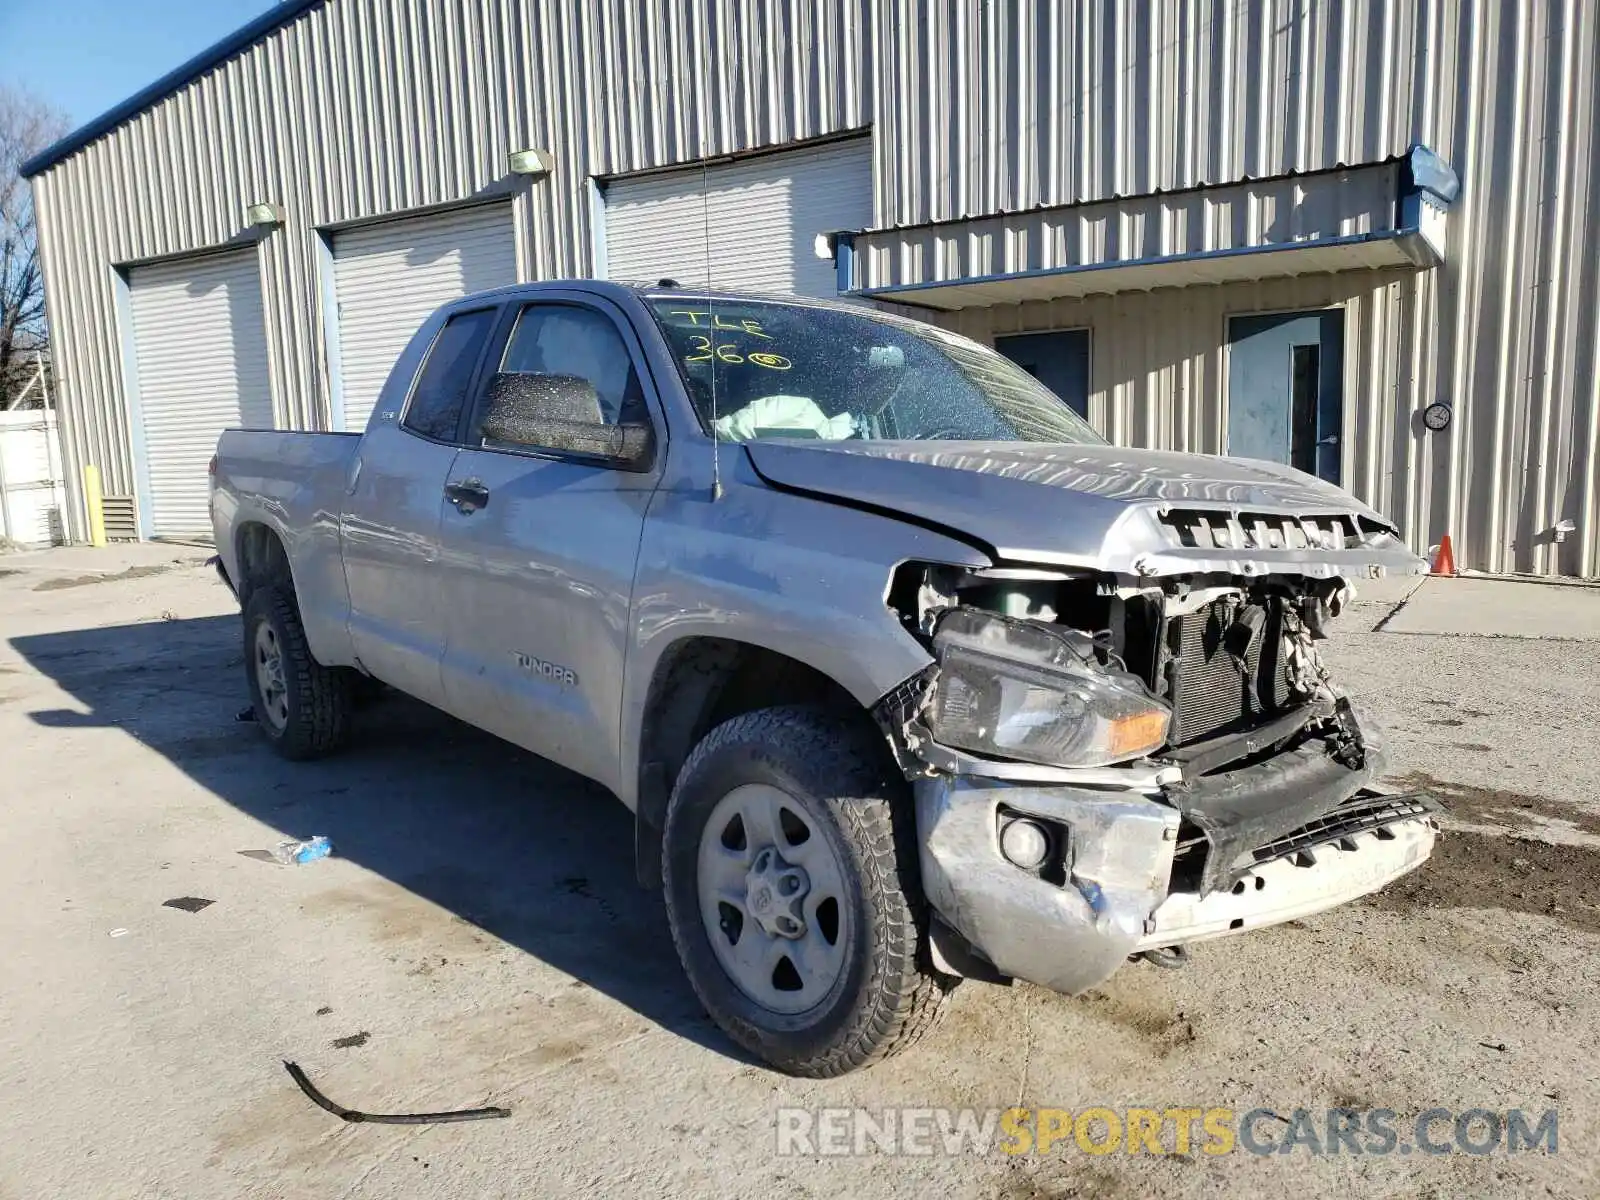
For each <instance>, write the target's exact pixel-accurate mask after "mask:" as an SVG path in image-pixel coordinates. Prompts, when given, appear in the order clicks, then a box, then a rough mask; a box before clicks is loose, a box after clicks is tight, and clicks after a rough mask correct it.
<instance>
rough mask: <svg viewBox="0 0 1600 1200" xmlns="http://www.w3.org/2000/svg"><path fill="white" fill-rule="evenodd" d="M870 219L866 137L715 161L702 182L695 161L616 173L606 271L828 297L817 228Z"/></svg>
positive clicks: (829, 267) (831, 281) (609, 200)
mask: <svg viewBox="0 0 1600 1200" xmlns="http://www.w3.org/2000/svg"><path fill="white" fill-rule="evenodd" d="M702 184H703V186H702ZM871 224H872V143H871V141H870V140H869V139H867V138H858V139H852V140H851V141H847V142H835V143H832V144H829V145H825V146H816V147H813V148H811V149H806V150H785V151H782V152H780V153H777V154H764V155H761V156H759V157H756V158H748V159H744V160H741V161H738V162H731V163H719V164H717V165H716V166H711V167H707V168H706V170H705V172H704V178H703V179H702V172H701V170H700V168H699V167H691V168H688V169H686V170H682V171H673V172H670V173H666V174H661V175H646V176H641V177H639V178H637V179H614V180H612V181H611V182H610V183H609V184H607V185H606V190H605V247H606V274H607V275H609V276H610V277H611V278H612V279H630V280H643V281H654V280H657V279H663V278H671V279H676V280H677V281H678V282H679V283H682V284H685V285H689V286H701V287H704V286H707V285H708V284H709V286H712V287H719V288H729V289H732V290H744V289H749V290H754V291H764V292H793V293H796V294H798V295H802V296H835V295H837V294H838V286H837V282H836V276H835V273H834V267H833V263H832V262H830V261H827V260H824V259H819V258H818V257H817V256H816V252H815V244H816V237H817V234H819V233H831V232H833V231H835V230H839V229H866V228H868V227H869V226H871ZM708 256H709V265H710V278H709V280H708V279H707V272H706V268H707V260H708Z"/></svg>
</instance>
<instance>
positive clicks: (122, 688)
mask: <svg viewBox="0 0 1600 1200" xmlns="http://www.w3.org/2000/svg"><path fill="white" fill-rule="evenodd" d="M203 553H204V550H203V549H201V548H198V547H173V546H167V547H151V546H143V547H133V548H127V549H121V550H113V551H103V552H95V551H89V550H62V551H54V552H48V553H43V554H25V555H7V556H4V557H0V798H3V804H0V813H3V819H0V861H4V862H5V864H6V867H7V870H6V872H5V875H4V880H3V882H0V961H3V963H4V967H3V973H0V978H3V980H4V983H3V986H0V1130H3V1132H4V1138H3V1140H0V1197H4V1198H5V1200H22V1198H24V1197H26V1198H27V1200H33V1198H35V1197H56V1196H61V1197H82V1196H95V1195H104V1196H130V1197H131V1196H175V1197H177V1196H182V1197H191V1196H206V1197H225V1196H261V1197H269V1196H270V1197H298V1196H308V1197H309V1196H317V1197H326V1196H351V1197H397V1196H420V1195H448V1196H480V1195H481V1196H508V1197H509V1196H517V1197H522V1196H531V1195H565V1194H584V1195H612V1194H615V1195H633V1194H637V1195H649V1196H659V1195H695V1196H699V1195H707V1196H734V1195H748V1194H753V1193H762V1192H765V1193H766V1194H770V1195H800V1196H852V1195H862V1194H882V1195H888V1196H904V1197H913V1196H923V1195H930V1194H949V1195H958V1196H994V1197H1011V1198H1021V1197H1067V1196H1124V1197H1134V1196H1150V1195H1163V1196H1166V1195H1171V1196H1205V1195H1217V1194H1229V1195H1251V1196H1253V1195H1262V1196H1265V1195H1282V1194H1284V1193H1286V1192H1289V1191H1298V1192H1301V1193H1302V1194H1321V1193H1326V1192H1331V1191H1333V1190H1334V1189H1336V1188H1337V1189H1341V1190H1352V1191H1355V1192H1358V1193H1360V1194H1363V1195H1375V1196H1418V1195H1426V1196H1439V1197H1445V1196H1451V1197H1453V1196H1468V1195H1471V1196H1501V1195H1539V1196H1546V1195H1550V1196H1563V1197H1565V1196H1574V1197H1575V1196H1588V1195H1594V1194H1596V1190H1597V1187H1600V1183H1597V1174H1596V1157H1595V1155H1596V1146H1597V1138H1600V1082H1597V1079H1600V1073H1597V1072H1596V1070H1595V1051H1594V1046H1595V1035H1596V1031H1597V1030H1600V987H1597V985H1600V956H1597V953H1596V951H1597V950H1600V908H1597V907H1596V905H1597V901H1600V802H1597V801H1596V799H1595V797H1596V796H1597V794H1600V744H1597V732H1600V717H1597V715H1596V714H1597V713H1600V669H1597V665H1600V664H1597V655H1600V592H1595V591H1589V592H1583V591H1579V590H1574V591H1565V590H1559V589H1554V588H1549V587H1542V586H1536V585H1513V584H1500V583H1492V584H1491V583H1484V582H1479V581H1462V580H1454V581H1445V580H1439V581H1428V582H1426V583H1424V584H1422V586H1421V588H1420V590H1413V589H1414V584H1415V581H1401V583H1400V584H1399V585H1393V584H1386V585H1385V586H1384V587H1383V588H1379V589H1376V590H1375V592H1372V593H1369V597H1371V598H1368V599H1364V600H1363V601H1361V602H1359V603H1358V604H1357V605H1356V606H1355V607H1354V610H1353V611H1352V612H1351V613H1349V614H1348V615H1347V616H1346V617H1345V619H1344V621H1343V622H1342V638H1341V639H1340V640H1339V641H1338V642H1337V643H1336V644H1335V645H1334V647H1333V649H1332V651H1331V653H1330V658H1331V661H1332V664H1333V666H1334V667H1335V669H1336V671H1337V672H1338V674H1339V675H1340V676H1341V677H1342V679H1343V681H1344V682H1345V683H1346V684H1347V686H1348V687H1349V688H1350V689H1351V690H1352V691H1353V692H1354V693H1356V694H1357V696H1358V697H1360V698H1362V699H1364V700H1365V701H1367V702H1368V703H1370V705H1371V706H1372V707H1373V708H1375V709H1376V710H1377V711H1378V713H1379V714H1381V716H1382V717H1383V718H1384V719H1385V720H1386V721H1387V722H1388V725H1389V727H1390V729H1391V731H1392V732H1391V741H1390V748H1391V758H1392V763H1393V769H1394V773H1395V775H1396V776H1397V778H1398V779H1400V780H1401V781H1403V782H1407V783H1410V784H1414V785H1416V786H1419V787H1428V788H1431V789H1434V790H1435V791H1437V792H1439V793H1440V794H1442V795H1443V796H1444V797H1445V800H1446V802H1447V804H1448V805H1449V810H1450V811H1449V815H1448V817H1447V818H1446V822H1447V826H1448V829H1449V835H1448V836H1447V837H1446V838H1445V839H1444V840H1443V841H1442V843H1441V848H1440V850H1439V852H1438V853H1437V854H1436V855H1435V857H1434V859H1433V860H1432V861H1431V862H1430V863H1428V864H1427V865H1426V866H1425V867H1424V868H1423V869H1422V870H1421V871H1420V872H1418V873H1417V874H1415V875H1414V876H1411V877H1408V878H1407V879H1406V880H1404V881H1402V882H1401V883H1400V884H1398V885H1396V886H1395V887H1394V888H1392V889H1390V890H1389V891H1388V892H1386V893H1383V894H1382V895H1380V896H1379V897H1377V898H1375V899H1370V900H1367V901H1363V902H1359V903H1357V904H1354V905H1351V906H1349V907H1346V908H1344V909H1342V910H1336V911H1334V912H1331V913H1328V914H1325V915H1323V916H1320V917H1316V918H1313V919H1310V920H1306V921H1301V922H1295V923H1293V924H1291V925H1289V926H1285V927H1282V928H1279V929H1275V930H1271V931H1266V932H1261V933H1256V934H1252V935H1248V936H1244V937H1240V938H1236V939H1232V940H1226V941H1222V942H1218V943H1212V944H1209V945H1206V946H1203V947H1200V948H1198V949H1197V950H1196V951H1195V954H1194V962H1193V964H1192V965H1191V967H1190V968H1189V969H1188V970H1185V971H1181V972H1167V971H1159V970H1156V969H1153V968H1151V967H1148V966H1138V967H1130V968H1128V969H1126V970H1125V971H1123V972H1121V973H1120V974H1119V975H1118V976H1116V977H1115V978H1114V979H1113V980H1112V981H1111V982H1110V983H1109V984H1107V985H1106V986H1105V987H1104V988H1102V989H1100V990H1099V991H1097V992H1095V993H1092V994H1090V995H1089V996H1087V997H1084V998H1080V999H1076V1000H1071V999H1066V998H1063V997H1060V996H1056V995H1053V994H1051V993H1048V992H1044V991H1042V990H1039V989H1036V988H1031V987H1024V986H1019V987H1014V988H1010V989H1001V988H996V987H990V986H984V985H978V984H967V985H965V986H963V987H962V988H961V989H960V990H959V991H958V992H957V993H956V994H955V996H954V997H953V999H952V1001H951V1003H950V1006H949V1009H950V1011H949V1013H948V1016H947V1018H946V1020H945V1022H944V1024H943V1025H942V1026H941V1027H940V1028H939V1029H938V1030H937V1031H936V1032H935V1033H934V1034H932V1035H931V1036H930V1037H929V1038H928V1039H927V1040H926V1041H925V1042H924V1043H923V1044H922V1045H921V1046H920V1047H918V1048H917V1049H916V1050H915V1051H913V1052H912V1053H910V1054H908V1055H904V1056H902V1057H900V1058H897V1059H894V1060H892V1061H890V1062H888V1063H886V1064H883V1065H881V1066H879V1067H876V1068H874V1069H872V1070H870V1071H866V1072H861V1073H857V1074H855V1075H852V1076H850V1077H848V1078H846V1079H842V1080H837V1081H830V1082H806V1081H796V1080H792V1079H789V1078H786V1077H783V1076H780V1075H776V1074H773V1073H771V1072H769V1071H767V1070H764V1069H763V1068H761V1067H759V1066H757V1065H754V1064H752V1063H750V1062H748V1061H746V1060H744V1059H743V1058H741V1057H740V1056H739V1055H738V1054H737V1053H735V1052H734V1051H733V1049H732V1047H731V1046H730V1045H729V1043H728V1042H727V1041H725V1040H724V1039H723V1038H722V1036H721V1035H720V1034H719V1033H718V1031H717V1030H716V1029H715V1027H714V1026H712V1025H711V1024H710V1023H709V1022H708V1021H707V1020H706V1019H705V1017H704V1016H703V1015H702V1014H701V1012H700V1011H699V1009H698V1007H697V1005H696V1003H695V1000H694V997H693V996H692V994H691V993H690V991H689V989H688V987H687V986H686V984H685V983H684V981H683V979H682V977H681V975H680V973H679V969H678V965H677V962H676V958H675V956H674V954H673V951H672V948H671V945H670V942H669V939H668V936H667V932H666V928H665V922H664V917H663V913H662V907H661V903H660V901H659V899H658V897H656V896H655V895H652V894H647V893H644V892H641V891H640V890H638V889H637V888H636V887H635V885H634V883H633V881H632V875H631V861H630V854H631V834H630V824H629V818H628V816H627V814H626V813H625V812H624V811H623V809H622V808H621V807H620V806H619V805H618V804H616V803H615V801H614V800H612V799H611V798H610V797H608V796H607V795H605V794H602V793H601V792H600V791H599V790H598V789H596V788H594V787H593V786H590V785H588V784H586V783H584V782H583V781H581V780H578V779H576V778H573V777H572V776H570V775H567V774H564V773H563V772H561V771H559V770H556V769H554V768H552V767H550V766H548V765H547V764H544V763H541V762H540V761H538V760H536V759H533V758H531V757H529V756H527V755H525V754H523V753H521V752H519V751H516V750H514V749H512V748H510V747H508V746H506V745H504V744H502V743H499V742H496V741H495V740H493V739H491V738H489V737H486V736H484V735H480V734H478V733H476V732H475V731H473V730H471V729H467V728H464V727H462V726H460V725H458V724H456V723H454V722H452V721H450V720H449V719H447V718H445V717H442V716H440V715H438V714H436V713H433V712H431V711H428V710H426V709H422V708H420V707H419V706H417V705H415V704H412V703H410V702H407V701H403V700H394V701H388V702H385V703H383V704H382V705H380V706H379V707H378V708H376V709H374V710H372V711H371V712H370V713H369V714H367V719H366V720H364V721H363V723H362V728H361V731H360V735H359V739H358V742H357V744H356V745H355V746H354V747H353V748H352V749H351V750H350V751H349V752H348V753H346V754H344V755H343V756H341V757H339V758H337V759H335V760H332V761H328V762H324V763H318V764H307V765H293V764H288V763H284V762H281V761H279V760H277V759H276V758H274V757H273V756H272V755H271V754H269V753H268V751H267V750H266V749H265V748H264V747H263V746H262V745H261V744H260V743H259V742H258V740H257V734H256V732H255V730H254V729H253V728H252V727H251V726H249V725H246V724H239V723H236V722H235V721H234V720H233V716H234V713H235V712H236V711H237V710H238V709H239V708H240V707H241V705H242V704H243V692H242V685H241V678H240V663H241V654H240V647H239V634H238V618H237V614H236V611H235V608H234V605H233V602H232V599H231V597H230V596H229V595H228V593H227V592H226V591H225V590H224V589H223V588H222V587H221V586H220V585H219V584H217V583H216V582H215V581H214V580H213V578H212V577H211V576H210V574H209V573H208V572H207V571H206V570H205V568H203V567H202V566H201V565H199V561H198V560H199V558H200V556H201V555H202V554H203ZM1408 594H1409V595H1410V599H1409V601H1408V602H1407V603H1406V605H1405V607H1404V608H1401V609H1400V610H1399V611H1398V612H1396V605H1397V604H1398V603H1399V602H1400V600H1401V599H1404V598H1405V597H1406V595H1408ZM1552 614H1556V615H1552ZM1386 619H1387V623H1386V624H1385V625H1384V629H1383V631H1382V632H1372V629H1373V627H1374V626H1375V625H1379V624H1380V623H1383V622H1385V621H1386ZM1514 632H1515V633H1522V634H1525V635H1527V636H1524V637H1521V638H1509V637H1497V636H1482V635H1484V634H1491V635H1493V634H1504V633H1514ZM1558 639H1560V640H1558ZM1567 639H1575V640H1567ZM318 833H320V834H326V835H328V836H330V837H331V838H332V839H333V841H334V842H335V843H336V845H337V847H338V855H337V856H336V857H334V858H331V859H327V860H325V861H322V862H317V863H313V864H310V865H307V866H301V867H292V868H288V867H279V866H276V865H274V864H270V863H264V862H261V861H257V860H255V859H252V858H248V857H245V856H242V855H241V854H240V853H239V852H240V851H243V850H253V849H260V848H265V847H269V846H272V845H273V844H275V843H276V842H278V841H279V840H281V839H283V838H285V837H289V836H303V835H309V834H318ZM182 897H196V898H200V899H205V900H210V901H213V903H211V904H210V905H209V906H207V907H204V908H203V909H201V910H200V911H198V912H193V913H190V912H186V911H182V910H179V909H175V908H170V907H164V902H165V901H168V900H171V899H174V898H182ZM284 1059H294V1060H297V1061H298V1062H300V1063H301V1064H302V1065H303V1066H304V1067H305V1068H306V1069H307V1070H308V1072H309V1073H310V1074H311V1076H312V1078H313V1079H315V1080H316V1081H318V1083H319V1084H321V1085H322V1086H323V1088H324V1089H325V1090H326V1091H327V1092H328V1093H329V1094H330V1095H332V1096H333V1097H334V1098H335V1099H336V1100H338V1101H340V1102H342V1103H344V1104H347V1105H351V1106H355V1107H359V1108H364V1109H368V1110H372V1111H391V1112H392V1111H417V1110H427V1109H445V1108H455V1107H462V1106H471V1105H479V1104H486V1103H488V1104H502V1105H506V1106H508V1107H509V1108H510V1109H511V1110H512V1116H511V1118H510V1119H509V1120H503V1121H485V1122H479V1123H471V1124H459V1125H431V1126H410V1127H406V1126H374V1125H352V1124H344V1123H341V1122H339V1121H337V1120H335V1119H334V1118H333V1117H331V1116H330V1115H328V1114H327V1113H324V1112H322V1111H320V1110H319V1109H317V1108H315V1107H313V1106H312V1105H311V1103H309V1102H308V1101H307V1100H306V1098H305V1097H304V1096H302V1095H301V1094H300V1093H299V1092H298V1091H297V1090H296V1089H295V1087H294V1085H293V1084H292V1082H291V1081H290V1079H289V1077H288V1076H287V1075H286V1074H285V1072H284V1069H283V1066H282V1060H284ZM1015 1104H1022V1105H1033V1106H1059V1107H1063V1108H1068V1109H1072V1110H1074V1111H1077V1110H1081V1109H1083V1108H1085V1107H1088V1106H1091V1105H1106V1106H1109V1107H1112V1108H1121V1107H1124V1106H1128V1105H1150V1106H1153V1107H1156V1108H1166V1107H1172V1106H1193V1107H1197V1108H1210V1107H1217V1106H1227V1107H1232V1108H1234V1109H1237V1110H1239V1111H1241V1112H1242V1111H1243V1110H1246V1109H1250V1108H1255V1107H1265V1108H1270V1109H1272V1110H1273V1111H1274V1112H1275V1113H1278V1114H1290V1113H1291V1112H1292V1111H1293V1110H1294V1109H1296V1108H1306V1109H1311V1110H1321V1109H1326V1108H1328V1107H1331V1106H1349V1107H1355V1108H1361V1109H1368V1108H1376V1107H1388V1108H1392V1109H1394V1110H1396V1111H1397V1112H1399V1113H1400V1114H1401V1121H1400V1124H1401V1128H1402V1130H1405V1129H1406V1128H1407V1126H1406V1124H1405V1122H1406V1121H1407V1120H1409V1119H1410V1118H1411V1117H1414V1116H1415V1114H1417V1113H1418V1112H1420V1111H1422V1110H1424V1109H1428V1108H1432V1107H1435V1106H1437V1107H1443V1108H1450V1109H1456V1110H1460V1109H1467V1108H1473V1107H1481V1108H1489V1109H1496V1110H1506V1109H1510V1108H1518V1107H1520V1108H1523V1109H1525V1110H1532V1111H1533V1112H1534V1113H1542V1112H1543V1111H1544V1110H1545V1109H1548V1108H1554V1109H1557V1110H1558V1112H1559V1131H1560V1132H1559V1139H1560V1140H1559V1152H1558V1153H1557V1154H1555V1155H1550V1154H1547V1153H1544V1152H1540V1153H1534V1154H1527V1153H1524V1154H1517V1155H1508V1154H1507V1153H1506V1152H1505V1151H1504V1150H1503V1149H1501V1150H1498V1151H1496V1152H1495V1153H1492V1154H1488V1155H1484V1156H1474V1155H1469V1154H1465V1153H1450V1154H1446V1155H1441V1156H1438V1157H1434V1156H1431V1155H1423V1154H1412V1155H1401V1154H1398V1153H1397V1154H1393V1155H1389V1156H1372V1155H1365V1156H1359V1157H1353V1156H1351V1155H1349V1154H1341V1155H1338V1156H1330V1155H1321V1156H1314V1155H1311V1154H1309V1153H1305V1152H1297V1153H1294V1154H1288V1155H1279V1154H1271V1155H1267V1156H1256V1155H1253V1154H1247V1153H1234V1154H1231V1155H1224V1156H1220V1157H1212V1156H1208V1155H1205V1154H1202V1153H1197V1152H1196V1153H1190V1154H1185V1155H1167V1156H1163V1157H1152V1156H1149V1155H1143V1156H1124V1155H1120V1154H1117V1155H1109V1156H1104V1157H1098V1156H1090V1155H1087V1154H1085V1153H1082V1152H1081V1151H1079V1150H1078V1149H1077V1148H1076V1147H1075V1146H1073V1145H1072V1142H1071V1139H1068V1140H1067V1141H1066V1142H1064V1143H1062V1144H1061V1145H1059V1146H1057V1147H1055V1148H1054V1149H1053V1150H1052V1151H1051V1152H1050V1153H1048V1154H1037V1153H1035V1154H1025V1155H1020V1156H1015V1157H1009V1156H1007V1155H1005V1154H1002V1153H1000V1152H999V1151H998V1150H991V1152H989V1153H987V1154H977V1153H959V1154H955V1155H944V1154H935V1155H926V1156H904V1157H890V1156H887V1155H885V1154H882V1153H867V1154H864V1155H862V1156H859V1157H857V1156H849V1157H839V1158H834V1157H826V1158H824V1157H816V1156H809V1155H808V1156H780V1155H779V1154H778V1153H777V1144H776V1138H775V1124H776V1121H777V1119H778V1117H777V1113H778V1110H779V1109H780V1108H782V1107H786V1106H800V1107H804V1108H810V1109H821V1108H835V1107H846V1106H857V1105H859V1106H866V1107H868V1108H869V1109H871V1110H872V1111H873V1112H874V1113H878V1112H880V1111H881V1110H883V1109H885V1108H888V1107H891V1106H911V1107H914V1108H923V1107H932V1108H948V1109H956V1108H960V1107H963V1106H971V1107H974V1108H976V1109H980V1110H992V1109H1003V1108H1006V1107H1008V1106H1011V1105H1015ZM1283 1128H1284V1126H1282V1125H1281V1124H1278V1125H1275V1124H1273V1123H1272V1122H1271V1121H1269V1122H1268V1123H1267V1128H1266V1133H1267V1134H1268V1136H1272V1135H1273V1133H1274V1131H1275V1130H1278V1131H1281V1130H1282V1129H1283ZM1442 1128H1444V1129H1445V1130H1448V1125H1445V1126H1443V1127H1442ZM1280 1136H1281V1134H1280Z"/></svg>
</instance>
